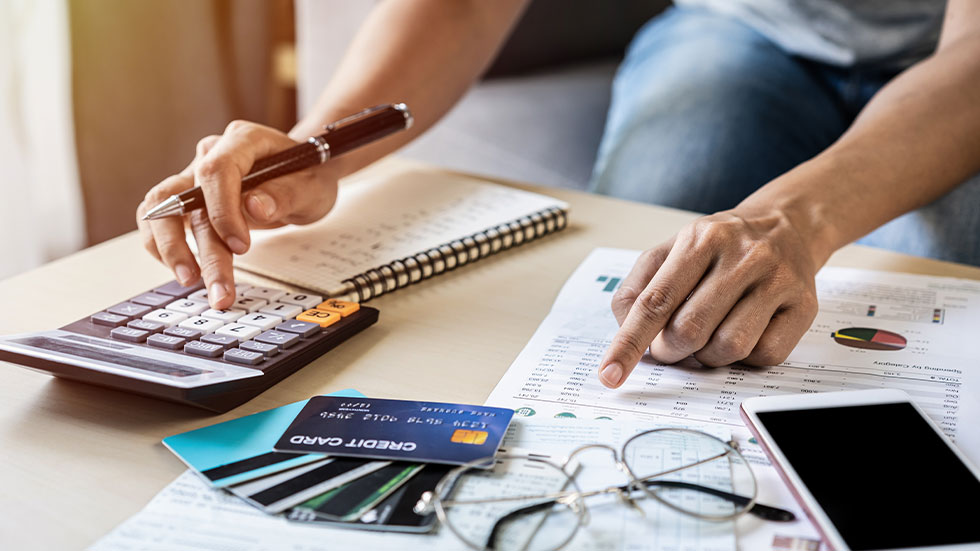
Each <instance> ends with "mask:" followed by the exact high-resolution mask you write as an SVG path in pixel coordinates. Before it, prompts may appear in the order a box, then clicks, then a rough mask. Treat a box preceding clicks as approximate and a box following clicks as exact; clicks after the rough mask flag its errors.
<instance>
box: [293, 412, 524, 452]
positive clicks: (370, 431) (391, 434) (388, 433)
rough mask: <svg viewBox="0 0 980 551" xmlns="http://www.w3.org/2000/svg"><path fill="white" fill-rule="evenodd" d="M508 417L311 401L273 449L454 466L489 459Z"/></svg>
mask: <svg viewBox="0 0 980 551" xmlns="http://www.w3.org/2000/svg"><path fill="white" fill-rule="evenodd" d="M513 416H514V411H513V410H510V409H504V408H493V407H486V406H471V405H465V404H443V403H439V402H412V401H405V400H382V399H375V398H344V397H337V396H314V397H313V398H310V401H309V402H308V403H307V404H306V406H305V407H304V408H303V409H302V411H300V412H299V415H297V416H296V419H295V420H294V421H293V422H292V423H291V424H290V425H289V428H287V429H286V432H284V433H283V434H282V437H281V438H280V439H279V441H278V442H276V444H275V449H276V450H277V451H282V452H299V453H324V454H328V455H339V456H348V457H363V458H365V459H368V458H371V459H395V460H403V461H414V462H418V463H448V464H452V465H459V464H463V463H468V462H470V461H475V460H478V459H486V458H490V457H493V455H494V454H495V453H496V452H497V448H498V447H499V446H500V442H501V440H503V438H504V433H505V432H506V431H507V426H508V425H509V424H510V420H511V418H512V417H513Z"/></svg>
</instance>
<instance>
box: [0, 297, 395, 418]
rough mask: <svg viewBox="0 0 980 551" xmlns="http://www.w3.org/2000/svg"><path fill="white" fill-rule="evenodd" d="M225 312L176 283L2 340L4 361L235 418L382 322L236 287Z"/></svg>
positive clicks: (312, 301)
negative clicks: (294, 375)
mask: <svg viewBox="0 0 980 551" xmlns="http://www.w3.org/2000/svg"><path fill="white" fill-rule="evenodd" d="M235 291H236V297H235V299H236V300H235V303H234V304H233V305H232V306H231V307H230V308H228V309H227V310H215V309H212V308H211V307H210V306H209V304H208V298H207V290H206V289H205V288H204V284H203V283H198V284H196V285H191V286H189V287H185V286H182V285H180V284H179V283H177V282H176V281H171V282H169V283H166V284H164V285H161V286H159V287H156V288H154V289H152V290H150V291H147V292H145V293H142V294H139V295H137V296H135V297H131V298H129V299H128V300H125V301H123V302H120V303H118V304H115V305H112V306H110V307H108V308H106V309H104V310H102V311H99V312H95V313H94V314H92V315H91V316H88V317H86V318H84V319H80V320H78V321H76V322H73V323H70V324H68V325H66V326H64V327H62V328H60V329H56V330H52V331H42V332H38V333H27V334H20V335H6V336H0V360H3V361H7V362H12V363H15V364H19V365H22V366H25V367H28V368H30V369H34V370H37V371H42V372H45V373H49V374H51V375H54V376H56V377H63V378H66V379H74V380H77V381H83V382H87V383H93V384H97V385H102V386H107V387H111V388H115V389H119V390H124V391H127V392H134V393H138V394H143V395H147V396H153V397H156V398H162V399H165V400H169V401H174V402H180V403H184V404H190V405H193V406H197V407H201V408H204V409H208V410H211V411H215V412H224V411H228V410H229V409H232V408H234V407H236V406H238V405H240V404H242V403H244V402H246V401H248V400H249V399H251V398H253V397H254V396H256V395H257V394H259V393H261V392H262V391H264V390H266V389H267V388H269V387H270V386H272V385H274V384H276V383H277V382H279V381H281V380H282V379H284V378H285V377H287V376H288V375H290V374H292V373H294V372H295V371H297V370H298V369H299V368H301V367H303V366H305V365H306V364H308V363H310V362H312V361H313V360H315V359H317V358H318V357H320V356H321V355H323V354H324V353H326V352H327V351H328V350H330V349H332V348H333V347H335V346H337V345H338V344H340V343H342V342H344V341H346V340H347V339H349V338H351V337H352V336H354V335H355V334H357V333H359V332H361V331H362V330H364V329H365V328H367V327H369V326H370V325H372V324H374V323H375V322H376V321H377V320H378V311H377V310H376V309H374V308H371V307H368V306H364V305H361V304H358V303H356V302H347V301H343V300H336V299H326V300H324V298H323V297H320V296H316V295H313V294H303V293H290V292H287V291H284V290H281V289H275V288H272V287H258V286H250V285H236V289H235Z"/></svg>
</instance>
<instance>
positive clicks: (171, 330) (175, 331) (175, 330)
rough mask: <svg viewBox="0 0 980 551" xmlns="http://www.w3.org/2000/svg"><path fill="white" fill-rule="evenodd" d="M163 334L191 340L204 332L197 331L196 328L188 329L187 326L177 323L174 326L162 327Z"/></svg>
mask: <svg viewBox="0 0 980 551" xmlns="http://www.w3.org/2000/svg"><path fill="white" fill-rule="evenodd" d="M163 334H164V335H170V336H171V337H180V338H182V339H187V340H189V341H193V340H196V339H198V338H200V337H201V335H203V334H204V333H202V332H200V331H198V330H197V329H188V328H187V327H181V326H179V325H178V326H176V327H168V328H166V329H164V331H163Z"/></svg>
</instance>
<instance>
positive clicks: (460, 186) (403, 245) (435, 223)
mask: <svg viewBox="0 0 980 551" xmlns="http://www.w3.org/2000/svg"><path fill="white" fill-rule="evenodd" d="M567 217H568V205H567V204H566V203H564V202H562V201H559V200H557V199H554V198H552V197H548V196H545V195H541V194H538V193H531V192H528V191H523V190H519V189H514V188H510V187H506V186H501V185H498V184H494V183H491V182H487V181H485V180H480V179H478V178H473V177H468V176H463V175H459V174H453V173H448V172H439V171H431V170H421V169H415V170H408V171H404V172H400V173H397V174H395V175H386V176H375V177H366V178H363V179H360V180H358V181H352V182H349V183H347V184H345V185H344V186H342V187H341V189H340V193H339V195H338V198H337V204H336V205H335V206H334V208H333V210H332V211H331V212H330V214H328V215H327V216H325V217H324V218H323V219H322V220H320V221H319V222H316V223H314V224H311V225H308V226H290V227H286V228H280V229H276V230H266V231H257V232H254V233H253V238H252V243H253V244H252V248H251V249H250V250H249V252H248V253H246V254H245V255H243V256H241V257H239V258H238V259H237V261H236V267H238V268H241V269H244V270H246V271H249V272H253V273H256V274H259V275H261V276H264V277H268V278H272V279H276V280H279V281H282V282H284V283H288V284H291V285H295V286H297V287H300V288H303V289H308V290H311V291H316V292H317V293H322V294H323V295H325V296H330V297H338V298H339V297H346V298H348V299H351V300H357V301H359V302H363V301H367V300H370V299H371V298H374V297H377V296H380V295H383V294H385V293H390V292H392V291H394V290H396V289H400V288H402V287H406V286H408V285H411V284H413V283H417V282H419V281H421V280H424V279H428V278H431V277H434V276H437V275H439V274H441V273H444V272H446V271H449V270H453V269H455V268H456V267H459V266H463V265H465V264H469V263H471V262H475V261H477V260H480V259H481V258H485V257H487V256H490V255H493V254H496V253H498V252H500V251H503V250H506V249H510V248H512V247H516V246H519V245H522V244H524V243H527V242H529V241H531V240H534V239H537V238H539V237H541V236H544V235H547V234H550V233H552V232H556V231H559V230H561V229H563V228H564V227H565V225H566V222H567Z"/></svg>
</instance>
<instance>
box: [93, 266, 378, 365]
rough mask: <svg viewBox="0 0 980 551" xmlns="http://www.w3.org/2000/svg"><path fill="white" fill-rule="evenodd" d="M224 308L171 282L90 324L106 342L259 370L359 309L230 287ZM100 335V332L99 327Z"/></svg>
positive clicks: (195, 289)
mask: <svg viewBox="0 0 980 551" xmlns="http://www.w3.org/2000/svg"><path fill="white" fill-rule="evenodd" d="M235 290H236V293H237V295H238V296H237V297H236V300H235V303H234V304H233V306H232V307H231V308H229V309H228V310H214V309H212V308H210V307H209V306H208V303H207V290H206V289H205V288H204V286H203V284H198V285H192V286H189V287H183V286H181V285H179V284H178V283H177V282H175V281H172V282H170V283H168V284H166V285H162V286H160V287H157V288H155V289H154V290H153V291H152V292H147V293H143V294H141V295H138V296H136V297H133V298H132V299H130V300H128V301H126V302H122V303H119V304H116V305H114V306H111V307H109V308H107V309H106V310H105V311H102V312H97V313H95V314H93V315H92V316H91V317H90V318H89V321H90V322H91V323H93V324H96V325H101V326H105V327H107V328H111V329H109V338H111V339H116V340H120V341H125V342H127V343H135V344H139V345H145V346H150V347H153V348H156V349H160V350H170V351H173V352H176V353H184V354H191V355H194V356H199V357H204V358H210V359H215V360H218V361H222V360H223V361H226V362H232V363H235V364H239V365H246V366H262V365H263V364H265V363H266V362H270V361H276V360H277V359H278V356H280V355H281V354H282V353H283V352H284V351H287V350H290V349H291V348H293V347H296V346H297V345H299V344H300V343H302V342H306V341H309V340H310V339H316V338H318V337H320V336H321V335H324V334H326V333H325V332H324V328H325V327H328V326H330V325H334V324H336V323H338V322H339V321H341V320H342V319H343V318H345V317H347V316H350V315H351V314H354V313H355V312H357V311H358V308H359V305H358V304H356V303H351V302H345V301H338V300H334V299H330V300H327V301H324V300H323V298H322V297H319V296H316V295H307V294H299V293H287V292H285V291H282V290H279V289H273V288H270V287H253V286H249V285H244V284H239V285H236V286H235ZM103 331H105V329H103Z"/></svg>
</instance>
